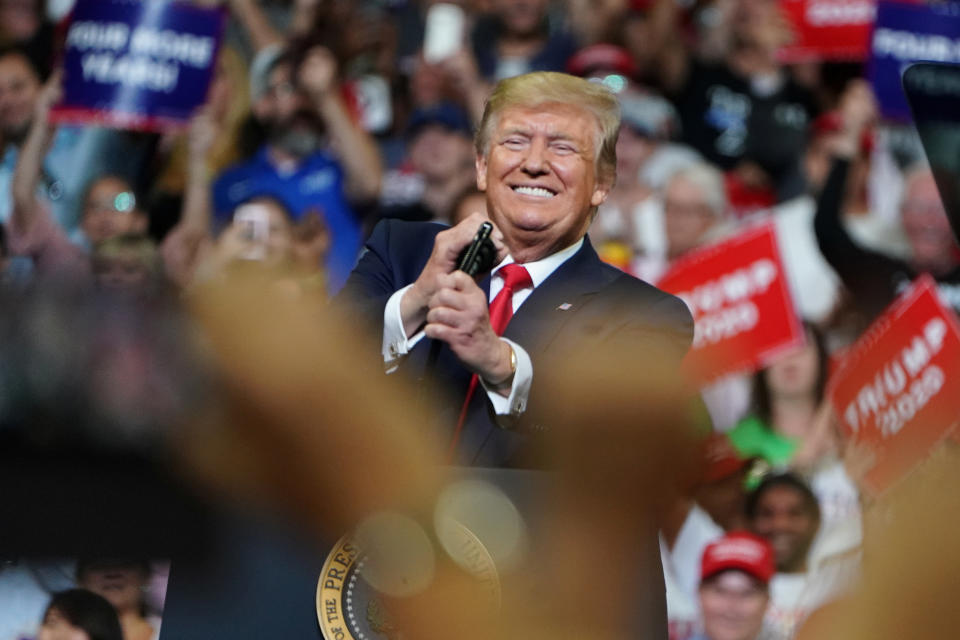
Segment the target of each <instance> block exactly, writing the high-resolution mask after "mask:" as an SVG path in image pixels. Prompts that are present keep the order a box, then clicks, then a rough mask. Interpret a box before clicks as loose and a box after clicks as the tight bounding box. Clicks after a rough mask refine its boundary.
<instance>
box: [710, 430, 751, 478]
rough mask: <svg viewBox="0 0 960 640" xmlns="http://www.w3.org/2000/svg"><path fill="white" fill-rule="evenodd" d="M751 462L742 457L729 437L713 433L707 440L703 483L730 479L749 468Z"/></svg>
mask: <svg viewBox="0 0 960 640" xmlns="http://www.w3.org/2000/svg"><path fill="white" fill-rule="evenodd" d="M749 462H750V460H749V459H748V458H743V457H741V456H740V454H739V453H738V452H737V450H736V448H735V447H734V446H733V442H731V441H730V437H729V436H727V435H726V434H723V433H713V434H711V435H710V437H709V438H708V439H707V442H706V450H705V451H704V463H705V464H704V470H703V482H704V483H705V484H711V483H713V482H718V481H720V480H723V479H724V478H728V477H730V476H732V475H733V474H734V473H736V472H737V471H740V470H741V469H743V468H744V467H745V466H747V464H749Z"/></svg>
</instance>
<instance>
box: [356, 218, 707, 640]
mask: <svg viewBox="0 0 960 640" xmlns="http://www.w3.org/2000/svg"><path fill="white" fill-rule="evenodd" d="M444 228H445V227H444V226H442V225H439V224H432V223H417V222H403V221H397V220H384V221H382V222H380V223H379V224H378V225H377V227H376V228H375V229H374V231H373V233H372V235H371V237H370V239H369V241H368V242H367V244H366V247H365V249H364V252H363V253H362V255H361V258H360V261H359V263H358V265H357V267H356V268H355V269H354V271H353V273H352V274H351V275H350V278H349V279H348V281H347V284H346V287H345V289H344V291H343V292H342V293H341V294H340V298H341V300H343V299H344V298H345V299H346V300H344V302H347V303H349V304H353V305H356V308H357V309H358V310H359V313H360V315H362V316H364V317H366V318H367V319H368V320H369V321H370V323H371V325H372V327H371V332H372V333H373V334H374V336H375V338H376V344H377V345H380V343H381V339H382V334H383V312H384V307H385V305H386V303H387V300H388V299H389V297H390V296H391V295H392V294H393V293H394V292H396V291H397V290H398V289H400V288H402V287H404V286H406V285H408V284H411V283H413V282H414V280H416V278H417V276H418V275H419V274H420V272H421V270H422V269H423V267H424V265H425V264H426V263H427V260H428V259H429V257H430V253H431V250H432V248H433V242H434V237H435V236H436V234H437V233H438V232H439V231H441V230H443V229H444ZM480 286H481V287H482V288H483V289H484V291H487V292H489V277H488V278H486V279H484V280H483V281H482V282H481V283H480ZM504 337H506V338H509V339H510V340H513V341H514V342H516V343H517V344H519V345H521V346H522V347H523V348H524V349H525V350H526V351H527V353H528V354H529V355H530V358H531V360H532V362H533V370H534V373H533V385H532V387H531V390H530V397H529V404H528V406H527V409H526V411H525V412H524V413H523V415H522V417H521V418H520V419H519V420H518V421H517V422H516V424H514V425H512V426H511V428H510V429H504V428H501V426H499V425H498V419H497V417H496V416H495V415H494V414H493V411H492V408H491V407H490V406H489V405H490V402H489V400H488V399H487V396H486V393H484V392H483V390H482V389H478V390H477V393H475V394H474V396H473V399H472V401H471V405H470V408H469V412H468V416H467V421H466V424H465V425H464V433H463V434H462V437H461V439H460V443H459V447H458V452H457V456H458V457H457V462H459V463H461V464H472V465H482V466H501V467H502V466H512V467H524V466H527V465H528V464H529V462H530V461H531V460H536V454H535V453H533V454H532V455H531V453H532V452H531V450H533V451H534V452H535V450H536V443H537V442H538V441H539V440H541V439H543V438H544V432H548V431H549V430H550V429H551V425H550V424H549V422H548V421H545V418H544V416H545V411H544V410H543V407H545V406H547V405H549V404H550V403H551V400H552V398H551V390H550V389H549V387H548V386H547V385H545V384H544V378H547V377H548V376H546V375H544V372H550V371H551V368H553V367H563V368H565V370H566V369H572V368H574V367H576V366H577V361H576V360H575V359H573V358H572V356H570V355H569V354H570V350H571V349H574V348H583V347H584V346H587V347H588V348H589V347H590V346H591V345H596V344H600V343H603V342H606V341H609V342H610V344H613V345H631V347H632V346H633V345H637V344H639V345H640V351H639V353H642V354H644V356H643V358H642V360H643V362H640V363H637V362H636V361H631V362H623V364H624V375H630V372H631V371H633V372H636V371H637V370H638V367H650V366H666V367H676V366H677V365H678V364H679V360H680V358H682V356H683V354H684V353H686V351H687V349H688V347H689V345H690V342H691V340H692V337H693V320H692V318H691V316H690V313H689V311H688V310H687V307H686V305H684V304H683V302H682V301H680V300H679V299H678V298H675V297H674V296H671V295H669V294H666V293H664V292H662V291H660V290H658V289H656V288H655V287H653V286H651V285H649V284H647V283H645V282H642V281H640V280H637V279H636V278H633V277H631V276H628V275H626V274H624V273H623V272H621V271H619V270H618V269H615V268H613V267H611V266H609V265H606V264H604V263H603V262H601V260H600V259H599V258H598V257H597V254H596V252H595V251H594V250H593V247H592V246H591V245H590V241H589V239H584V243H583V246H582V248H581V249H580V250H579V251H577V253H575V254H574V255H573V256H572V257H571V258H570V259H569V260H567V261H566V262H564V263H563V264H562V265H561V266H560V267H558V268H557V270H556V271H554V272H553V273H552V274H551V275H550V277H549V278H547V279H546V280H545V281H544V282H542V283H541V284H540V286H538V287H537V288H536V289H534V291H533V292H532V293H531V294H530V296H529V297H528V298H527V299H526V301H524V303H523V305H522V306H521V307H520V308H519V309H518V310H517V311H516V313H515V315H514V316H513V318H512V320H511V322H510V324H509V325H508V326H507V329H506V332H505V333H504ZM623 341H626V342H623ZM635 341H640V342H639V343H638V342H635ZM432 343H433V341H431V340H428V339H426V338H425V339H423V340H421V341H420V342H419V343H418V344H417V345H416V347H415V348H414V349H413V350H412V351H411V353H410V354H409V355H408V356H407V358H406V359H405V360H404V362H403V364H402V369H403V370H405V371H406V372H407V373H408V374H410V375H412V376H413V377H414V378H416V379H419V380H420V381H421V385H423V386H426V387H428V388H431V389H433V388H435V387H439V388H441V389H442V391H440V392H439V393H440V398H439V399H440V406H441V407H442V408H441V411H440V415H439V416H438V417H439V419H440V421H441V424H442V425H443V427H442V428H444V429H445V430H446V431H445V432H446V433H450V434H451V435H452V433H453V431H454V429H455V426H456V420H457V416H458V414H459V410H460V406H461V404H462V402H463V398H464V393H465V391H466V389H467V386H468V384H469V380H470V373H469V372H468V371H467V370H466V369H465V368H464V367H463V366H462V365H461V364H460V362H459V360H458V359H457V358H456V356H455V355H454V354H453V352H452V351H450V349H448V348H447V347H446V345H444V344H443V343H441V344H440V347H439V351H438V354H437V357H436V360H435V362H434V363H433V364H432V365H428V361H429V353H430V350H431V344H432ZM625 351H628V352H629V353H630V354H631V355H632V356H634V355H636V354H637V353H638V351H637V350H636V349H633V348H630V349H628V350H625ZM581 353H582V352H581ZM371 355H373V354H371ZM375 357H377V358H380V357H381V355H380V352H379V348H378V349H377V352H376V355H375ZM429 369H432V370H433V371H432V372H431V371H429ZM618 373H619V368H618ZM638 384H642V383H638ZM638 395H640V394H638ZM640 402H641V403H642V400H641V401H640ZM578 415H580V414H578ZM637 421H638V425H642V424H643V416H640V415H638V416H637ZM670 426H671V427H673V426H674V425H672V424H671V425H670ZM656 437H657V436H654V438H656ZM660 445H661V443H660V442H659V441H655V442H652V443H650V448H652V449H654V450H656V453H653V454H650V453H648V454H647V455H660V456H669V455H670V454H669V452H668V450H669V446H668V447H667V449H664V450H659V449H658V447H659V446H660ZM639 464H641V465H642V464H643V462H642V461H641V462H640V463H639ZM671 464H672V462H671ZM653 482H656V483H658V484H662V485H663V486H658V487H648V491H646V493H652V494H654V495H656V494H664V495H667V494H669V489H668V488H667V487H666V486H665V485H666V484H667V482H668V481H667V480H666V479H665V478H662V477H657V478H655V479H653ZM642 528H643V529H644V531H637V539H636V545H637V546H636V547H635V549H634V551H635V552H636V554H637V555H636V556H635V558H634V560H635V561H636V562H637V563H638V565H637V566H636V567H635V569H636V573H635V576H636V583H635V585H634V588H632V589H631V591H633V592H635V593H637V594H638V595H637V600H636V607H635V611H634V613H635V618H634V620H635V623H636V624H635V626H633V625H632V626H633V629H634V630H640V632H641V633H640V634H639V635H638V634H636V633H632V632H631V633H630V637H643V638H657V639H661V638H662V639H664V640H665V639H666V637H667V628H666V602H665V598H664V587H663V574H662V569H661V567H660V552H659V547H658V545H657V535H656V529H657V524H656V518H647V520H646V521H645V524H644V525H643V526H642ZM604 561H606V562H613V563H616V562H622V561H623V560H622V559H619V558H606V559H605V560H604Z"/></svg>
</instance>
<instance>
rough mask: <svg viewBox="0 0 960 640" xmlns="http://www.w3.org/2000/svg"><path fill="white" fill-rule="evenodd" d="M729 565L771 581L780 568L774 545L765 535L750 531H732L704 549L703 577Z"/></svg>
mask: <svg viewBox="0 0 960 640" xmlns="http://www.w3.org/2000/svg"><path fill="white" fill-rule="evenodd" d="M727 569H738V570H740V571H743V572H744V573H748V574H750V575H751V576H753V577H754V578H756V579H757V580H759V581H760V582H762V583H764V584H767V583H768V582H770V578H772V577H773V574H774V573H776V571H777V569H776V566H775V565H774V563H773V547H771V546H770V543H769V542H767V541H766V540H764V539H763V538H761V537H759V536H755V535H753V534H752V533H748V532H746V531H734V532H731V533H728V534H727V535H725V536H723V537H722V538H720V539H719V540H717V541H716V542H712V543H710V544H708V545H707V548H706V549H704V551H703V562H702V563H701V566H700V581H701V582H703V581H704V580H706V579H707V578H709V577H710V576H714V575H716V574H718V573H720V572H721V571H726V570H727Z"/></svg>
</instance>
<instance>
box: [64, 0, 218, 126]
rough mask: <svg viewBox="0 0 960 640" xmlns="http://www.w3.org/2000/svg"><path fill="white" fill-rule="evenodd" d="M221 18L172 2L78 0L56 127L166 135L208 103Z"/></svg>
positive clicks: (69, 30)
mask: <svg viewBox="0 0 960 640" xmlns="http://www.w3.org/2000/svg"><path fill="white" fill-rule="evenodd" d="M223 21H224V14H223V11H222V10H220V9H204V8H200V7H196V6H193V5H189V4H185V3H181V2H170V1H169V0H78V1H77V4H76V6H75V7H74V9H73V12H72V13H71V16H70V19H69V22H68V24H67V26H66V29H65V31H66V39H65V42H64V47H63V71H64V77H63V91H64V97H63V101H62V103H61V104H60V105H57V106H56V107H55V108H54V109H53V113H52V114H51V118H52V119H53V120H54V121H55V122H69V123H75V124H102V125H107V126H113V127H118V128H125V129H140V130H153V131H156V130H164V129H167V128H169V127H171V126H176V125H179V124H182V123H183V122H185V121H186V120H187V119H189V117H190V115H191V114H192V113H193V111H194V110H195V109H196V108H197V107H198V106H199V105H201V104H203V102H204V101H205V99H206V95H207V89H208V88H209V86H210V80H211V78H212V77H213V69H214V63H215V60H216V56H217V48H218V44H219V41H220V35H221V32H222V30H223Z"/></svg>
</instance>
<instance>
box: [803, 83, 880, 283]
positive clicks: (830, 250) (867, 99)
mask: <svg viewBox="0 0 960 640" xmlns="http://www.w3.org/2000/svg"><path fill="white" fill-rule="evenodd" d="M840 112H841V116H842V118H843V131H842V132H841V133H840V135H839V136H838V137H837V139H836V141H835V142H834V145H833V155H834V159H833V163H832V165H831V167H830V173H829V175H828V177H827V181H826V183H825V184H824V186H823V189H822V190H821V192H820V196H819V197H818V199H817V213H816V217H815V218H814V230H815V231H816V234H817V243H818V244H819V245H820V251H821V252H822V253H823V256H824V257H825V258H826V259H827V261H828V262H829V263H830V264H831V265H833V267H834V268H835V269H836V270H837V272H838V274H839V275H840V277H841V278H843V279H844V280H845V281H847V280H848V278H847V276H846V275H845V274H846V273H849V272H850V271H851V269H854V270H855V269H856V268H857V267H859V266H861V265H862V262H863V261H864V260H865V259H868V258H869V257H872V256H873V255H874V252H872V251H868V250H866V249H864V248H863V247H861V246H860V245H858V244H857V243H856V242H854V241H853V238H851V237H850V234H849V233H848V232H847V230H846V229H845V228H844V226H843V223H842V222H841V219H840V216H841V214H842V211H841V208H842V207H843V202H844V197H845V195H846V191H847V174H848V173H849V169H850V162H851V160H853V158H854V157H855V156H856V155H857V153H858V151H859V147H860V139H861V136H862V135H863V132H864V130H865V129H866V127H867V126H868V125H869V124H870V122H871V121H872V120H873V119H874V117H875V114H876V107H875V105H874V100H873V94H872V93H871V92H870V88H869V87H868V86H867V85H866V83H865V82H863V81H854V82H852V83H851V84H850V86H849V87H848V88H847V90H846V91H845V92H844V95H843V97H842V98H841V104H840ZM848 286H849V282H848Z"/></svg>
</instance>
